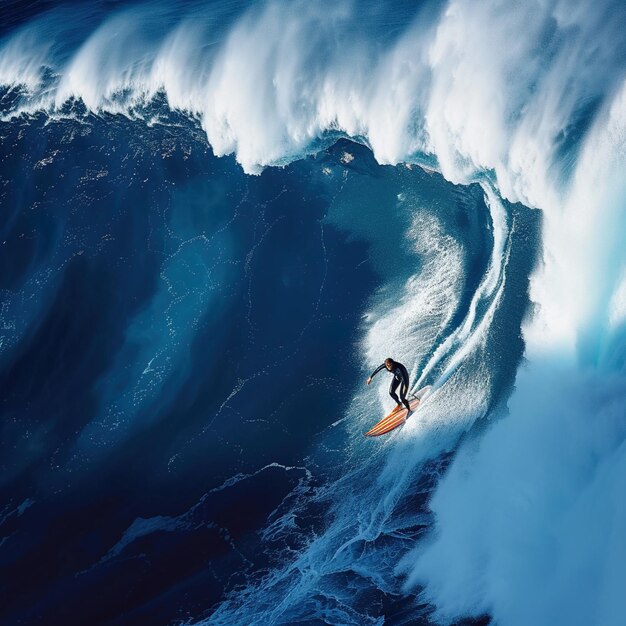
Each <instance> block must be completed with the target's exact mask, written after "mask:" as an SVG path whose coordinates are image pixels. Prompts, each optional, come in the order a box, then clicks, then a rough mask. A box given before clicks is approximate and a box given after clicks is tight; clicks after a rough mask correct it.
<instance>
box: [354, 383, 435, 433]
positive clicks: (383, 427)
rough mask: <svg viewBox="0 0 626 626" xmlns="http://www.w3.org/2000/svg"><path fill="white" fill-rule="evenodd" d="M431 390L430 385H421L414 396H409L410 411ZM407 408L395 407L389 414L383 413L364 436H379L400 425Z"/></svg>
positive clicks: (404, 418)
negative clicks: (381, 417)
mask: <svg viewBox="0 0 626 626" xmlns="http://www.w3.org/2000/svg"><path fill="white" fill-rule="evenodd" d="M430 390H431V387H430V386H429V387H423V388H422V389H420V390H419V391H418V392H417V393H416V394H415V395H414V396H412V397H410V398H409V406H410V407H411V411H415V409H417V407H418V406H419V404H420V402H421V401H422V398H423V397H424V396H425V395H426V394H427V393H428V392H429V391H430ZM406 415H407V410H406V408H405V407H402V408H401V409H400V408H398V407H396V408H395V409H394V410H393V411H391V413H389V415H385V417H383V419H381V420H380V422H378V423H377V424H375V425H374V426H372V428H370V430H368V431H367V432H366V433H365V436H366V437H379V436H380V435H384V434H385V433H388V432H389V431H391V430H393V429H394V428H398V426H402V424H404V422H406Z"/></svg>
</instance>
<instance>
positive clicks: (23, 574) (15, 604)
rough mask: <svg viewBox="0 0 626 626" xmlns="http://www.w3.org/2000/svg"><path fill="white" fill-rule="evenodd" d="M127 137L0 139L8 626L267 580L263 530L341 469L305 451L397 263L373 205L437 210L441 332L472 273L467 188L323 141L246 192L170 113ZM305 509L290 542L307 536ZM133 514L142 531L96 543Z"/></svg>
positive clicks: (218, 594)
mask: <svg viewBox="0 0 626 626" xmlns="http://www.w3.org/2000/svg"><path fill="white" fill-rule="evenodd" d="M137 131H138V129H137V126H136V123H134V122H130V121H127V120H124V119H119V118H114V117H107V116H105V117H103V118H96V117H93V116H87V117H86V118H84V119H81V120H80V121H72V120H62V121H58V122H55V121H51V122H48V121H47V120H46V119H45V118H44V117H35V118H33V119H28V120H23V121H19V122H15V123H12V124H6V125H5V126H4V127H3V137H2V145H3V146H4V154H3V180H2V185H3V206H4V207H6V208H7V209H8V211H6V212H5V213H4V214H3V216H2V217H3V223H2V237H3V240H4V244H3V246H2V250H1V254H2V260H1V262H0V267H2V289H3V294H4V297H3V312H4V329H3V339H4V343H5V345H7V346H8V347H7V348H6V349H5V350H4V351H3V355H2V356H3V361H2V374H1V378H0V388H1V389H2V398H3V404H2V410H3V418H4V419H3V432H2V446H3V454H2V457H3V476H2V500H3V501H4V502H5V503H6V505H5V511H4V515H5V517H4V519H3V526H2V528H3V530H2V532H3V535H4V536H5V537H6V539H5V545H4V546H3V549H2V559H3V568H2V586H3V590H4V594H6V595H5V598H6V601H5V602H4V603H3V607H4V608H3V619H5V620H8V621H10V622H15V623H32V622H39V621H41V622H43V623H65V624H70V623H72V624H73V623H75V624H84V623H103V622H107V621H111V620H112V621H114V622H120V623H137V624H139V623H154V624H156V623H171V622H172V620H175V619H182V618H184V617H197V616H199V615H201V614H204V613H205V612H206V611H207V610H210V608H211V607H212V606H213V605H214V603H216V602H218V601H219V600H220V599H221V598H223V595H224V594H225V593H227V592H229V591H232V590H233V589H234V588H236V586H237V585H241V584H242V583H244V582H245V581H246V580H247V578H248V577H249V576H252V575H254V573H255V572H258V571H259V570H260V569H262V568H264V567H267V566H268V565H269V564H270V563H272V551H271V549H267V547H266V546H264V545H263V544H262V542H261V541H260V537H259V534H258V533H259V530H260V529H262V528H263V526H264V525H265V524H266V522H267V519H268V516H269V515H270V514H271V513H272V512H273V511H275V510H276V509H277V507H279V505H281V502H282V503H283V506H285V503H284V498H286V497H292V498H293V497H294V495H293V494H294V489H296V490H303V489H304V490H312V489H314V488H315V486H316V485H318V484H320V483H321V482H323V481H325V480H328V479H329V477H332V476H333V475H334V470H333V466H334V465H337V463H338V461H339V465H341V463H342V457H343V455H344V453H342V452H341V450H340V449H337V450H334V451H333V454H332V455H331V454H329V453H323V454H320V453H319V451H318V452H316V448H317V447H319V445H320V444H319V442H320V437H322V439H323V438H324V433H325V431H326V430H327V429H328V428H329V426H330V425H331V424H332V423H334V422H336V421H337V420H338V419H339V418H341V416H342V415H344V414H345V411H346V409H347V406H348V403H349V401H350V399H351V397H352V395H353V394H354V391H355V387H356V386H357V385H359V384H360V383H361V380H362V379H363V378H364V377H365V375H366V371H367V368H366V367H365V366H364V364H363V363H362V362H361V359H360V357H359V353H358V349H357V348H356V345H355V344H356V342H357V341H358V339H359V335H360V332H361V330H360V329H361V316H362V315H363V313H364V310H365V309H366V307H367V305H368V300H369V299H370V298H371V297H372V295H373V294H374V292H375V291H376V290H377V289H379V288H380V287H381V284H382V282H381V281H382V279H383V278H384V280H385V283H387V284H391V285H394V284H396V281H398V280H402V279H403V277H404V276H405V275H407V274H408V273H411V272H413V271H414V269H415V267H417V266H418V264H419V258H418V257H417V256H416V255H413V254H411V251H410V249H409V245H408V242H403V241H402V233H403V232H404V230H406V228H407V226H408V219H409V218H408V216H407V215H406V214H404V215H403V214H401V213H398V214H396V213H393V212H391V211H389V210H386V209H385V206H386V205H388V204H389V203H390V202H391V201H392V199H394V197H395V196H396V195H397V193H399V192H400V191H399V190H402V189H411V188H420V186H423V187H424V192H423V193H424V195H425V196H427V195H428V194H430V195H431V196H433V195H435V196H436V195H437V194H446V193H447V194H449V198H445V196H443V198H442V199H441V200H440V201H441V202H445V203H446V204H449V205H451V207H453V210H452V211H451V212H450V213H449V214H447V215H446V216H445V219H446V220H447V221H448V222H449V227H450V229H451V230H453V231H455V232H456V233H457V236H458V237H459V238H462V236H463V233H464V232H465V233H467V234H468V235H469V237H468V241H465V242H463V243H464V245H466V247H467V257H468V273H467V285H466V292H467V293H466V294H465V296H464V297H463V299H462V301H463V302H464V304H463V303H462V305H461V306H460V307H459V313H458V314H457V316H456V317H458V316H459V315H461V316H462V315H463V309H464V308H466V307H467V306H468V303H469V300H470V299H471V294H472V293H473V291H474V289H475V287H476V283H477V282H478V280H479V278H480V276H481V275H482V273H483V272H484V269H485V265H486V263H487V260H488V258H487V256H486V255H487V253H488V250H489V246H490V241H489V237H488V236H487V237H484V236H483V234H484V233H488V228H487V227H486V224H485V222H484V220H485V219H486V215H487V213H486V212H485V207H484V205H482V207H481V203H482V194H481V192H480V190H479V189H478V188H476V189H472V188H469V189H467V190H462V189H459V188H454V187H452V186H450V187H449V188H447V187H446V184H445V183H443V181H441V180H440V179H439V178H438V177H437V176H434V179H435V180H431V179H432V178H433V175H432V174H430V175H429V174H425V173H424V172H422V171H421V170H419V169H416V170H411V171H409V170H406V169H404V171H402V170H401V171H398V170H397V168H391V167H381V166H379V165H377V164H376V163H375V162H374V160H373V158H372V155H371V153H370V152H369V151H368V150H367V149H366V148H364V147H362V146H359V145H357V144H353V143H350V142H346V141H343V140H342V141H339V142H338V143H335V144H333V145H332V146H331V147H329V148H328V149H326V150H324V151H322V152H321V153H319V154H317V155H316V156H315V157H312V158H308V159H304V160H301V161H297V162H295V163H293V164H291V165H289V166H287V167H284V168H278V169H276V168H270V169H268V170H266V171H265V172H264V173H263V174H262V175H261V176H254V177H251V176H248V175H245V174H244V173H243V172H242V171H241V169H240V167H239V166H238V165H237V164H236V163H235V162H234V161H233V160H232V159H230V158H222V159H217V158H215V157H214V156H213V155H212V153H211V150H210V148H209V147H208V146H207V144H206V141H205V140H204V139H203V137H202V136H201V135H200V134H199V133H198V131H197V130H196V129H195V128H194V126H193V125H192V124H189V123H187V122H185V121H184V120H183V119H177V118H171V119H170V121H169V123H168V124H167V125H158V126H155V127H152V128H146V127H143V126H142V127H141V128H140V132H137ZM346 152H349V153H350V154H351V155H354V157H355V158H354V160H353V161H351V162H350V163H348V164H344V163H342V162H341V158H342V155H344V154H345V153H346ZM351 185H354V186H355V187H359V188H363V187H365V188H366V189H367V193H366V194H365V195H364V196H361V197H358V198H354V197H353V194H352V192H351V190H350V189H348V191H346V187H350V186H351ZM341 194H343V197H344V200H343V202H344V203H346V202H347V204H346V206H347V209H344V210H350V211H354V212H358V213H362V214H365V215H367V216H368V218H367V219H366V220H365V222H364V223H365V226H364V227H361V230H362V231H363V232H361V233H358V232H357V235H356V236H354V233H353V232H351V229H350V221H353V222H354V223H355V224H356V223H357V222H358V219H356V218H353V217H352V216H350V215H347V216H342V217H340V218H337V217H332V215H331V214H332V211H330V210H329V207H330V206H331V205H333V203H337V202H338V200H337V199H338V198H339V197H340V196H341ZM348 194H349V196H348ZM346 198H347V199H346ZM481 211H482V215H483V217H480V215H481ZM377 216H378V217H377ZM525 219H528V218H525ZM371 224H373V226H372V225H371ZM530 224H533V221H532V220H531V222H530ZM534 227H535V226H532V227H531V228H534ZM380 228H384V229H387V233H386V234H385V236H384V237H379V236H378V235H379V232H380V230H379V229H380ZM367 229H369V233H368V234H363V233H364V232H365V230H367ZM355 230H357V231H358V230H359V227H358V226H357V227H355ZM367 237H375V238H376V242H375V244H374V243H372V241H368V240H367ZM481 237H483V240H481ZM376 259H378V260H376ZM406 268H409V271H408V272H407V269H406ZM528 269H529V267H526V271H527V270H528ZM392 288H393V287H392ZM524 289H525V287H524V284H523V281H522V284H520V285H519V286H518V289H517V290H516V293H513V294H512V295H511V298H516V299H517V300H519V298H520V297H521V298H522V300H523V297H524V296H523V294H524ZM515 306H516V307H518V311H523V310H524V306H523V304H522V306H521V307H520V303H519V302H517V303H516V305H515ZM12 315H14V316H15V320H14V321H13V318H12V317H11V316H12ZM450 323H451V326H455V325H457V324H458V320H456V319H454V317H453V319H452V320H451V322H450ZM517 323H518V324H519V320H517ZM509 332H510V331H509ZM508 339H509V345H511V344H510V338H508ZM519 350H520V348H519V347H518V348H516V351H517V353H518V354H519ZM517 358H519V357H517ZM503 371H504V373H503V374H502V375H503V376H504V378H505V381H504V382H502V383H497V385H496V386H497V388H501V387H502V385H505V384H506V380H509V381H510V377H511V372H510V371H509V372H508V374H507V373H506V368H504V370H503ZM341 445H344V446H345V445H346V443H342V444H341ZM374 445H375V444H374ZM243 476H250V477H249V478H243ZM233 477H235V478H234V479H233ZM237 477H239V478H237ZM229 481H230V483H232V484H229ZM225 484H226V485H227V486H226V487H223V485H225ZM289 494H291V496H289ZM418 500H420V499H418ZM421 501H422V506H423V498H422V499H421ZM25 502H26V503H28V506H23V508H24V510H20V509H19V506H20V504H23V503H25ZM193 507H195V508H193ZM310 508H311V510H308V508H307V510H306V512H305V513H303V514H302V516H301V517H299V518H298V522H297V527H296V528H295V529H294V539H293V540H294V541H296V539H297V537H298V535H303V534H307V533H310V532H313V531H314V529H315V528H318V527H319V524H320V523H322V522H321V521H320V515H322V513H323V510H324V508H325V507H324V506H322V505H317V506H311V507H310ZM315 509H317V510H315ZM187 511H191V512H189V513H185V512H187ZM184 515H187V516H188V519H185V520H183V521H182V522H179V527H168V525H167V522H166V523H165V526H164V527H160V525H159V520H161V525H162V523H163V522H164V520H166V518H168V519H170V518H171V519H175V518H176V517H177V516H184ZM142 519H143V520H147V519H153V520H154V519H156V522H154V521H153V524H155V527H154V528H150V529H149V530H140V532H139V533H137V534H138V537H137V538H136V539H135V540H134V541H133V540H130V541H128V543H127V545H122V547H120V548H119V549H115V548H114V546H116V545H118V546H119V544H118V541H120V538H121V537H122V536H123V535H124V533H125V532H126V531H127V529H129V528H134V529H135V530H137V528H140V529H141V528H143V527H142V526H141V523H140V522H137V520H142ZM133 523H134V524H135V526H134V527H133ZM137 524H139V526H137ZM300 541H301V539H300ZM112 550H113V552H111V551H112ZM380 602H381V600H380V598H378V599H377V600H376V604H377V605H379V604H380ZM395 604H396V603H395V602H392V604H391V605H390V608H389V609H388V610H389V611H390V613H391V614H393V613H394V611H396V610H399V611H401V610H402V609H399V608H396V607H395ZM401 604H402V603H401ZM368 605H369V603H367V602H366V603H365V605H364V607H363V608H364V609H365V610H368V611H370V610H372V607H371V606H369V607H368Z"/></svg>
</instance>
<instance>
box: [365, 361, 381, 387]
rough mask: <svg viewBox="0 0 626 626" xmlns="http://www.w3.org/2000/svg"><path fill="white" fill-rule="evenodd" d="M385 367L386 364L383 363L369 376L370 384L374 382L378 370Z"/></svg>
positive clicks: (368, 381)
mask: <svg viewBox="0 0 626 626" xmlns="http://www.w3.org/2000/svg"><path fill="white" fill-rule="evenodd" d="M382 369H385V364H384V363H381V364H380V365H379V366H378V367H377V368H376V369H375V370H374V371H373V372H372V373H371V374H370V376H369V378H368V379H367V384H368V385H369V384H370V383H371V382H372V378H374V376H376V374H378V372H380V370H382Z"/></svg>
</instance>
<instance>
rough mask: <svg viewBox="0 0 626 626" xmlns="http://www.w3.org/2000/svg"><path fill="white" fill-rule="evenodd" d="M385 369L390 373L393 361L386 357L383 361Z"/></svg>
mask: <svg viewBox="0 0 626 626" xmlns="http://www.w3.org/2000/svg"><path fill="white" fill-rule="evenodd" d="M385 367H386V368H387V369H388V370H389V371H391V368H392V367H393V359H392V358H391V357H387V358H386V359H385Z"/></svg>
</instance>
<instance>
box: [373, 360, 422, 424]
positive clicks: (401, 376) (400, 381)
mask: <svg viewBox="0 0 626 626" xmlns="http://www.w3.org/2000/svg"><path fill="white" fill-rule="evenodd" d="M383 368H386V369H387V370H388V371H390V372H391V373H392V374H393V380H392V381H391V385H389V395H390V396H391V397H392V398H393V399H394V400H395V401H396V404H397V405H398V408H399V407H400V406H401V403H402V404H404V406H405V407H406V409H407V411H408V414H407V417H408V415H410V414H411V405H410V404H409V401H408V400H407V399H406V394H407V391H408V390H409V372H408V371H407V369H406V367H404V365H402V363H398V361H394V360H393V359H392V358H387V359H385V362H384V363H382V364H381V365H379V366H378V367H377V368H376V369H375V370H374V371H373V372H372V373H371V375H370V377H369V378H368V379H367V384H368V385H369V384H370V383H371V382H372V379H373V378H374V376H376V374H378V372H380V370H382V369H383ZM398 385H400V397H399V398H398V394H397V393H396V389H397V388H398Z"/></svg>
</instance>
